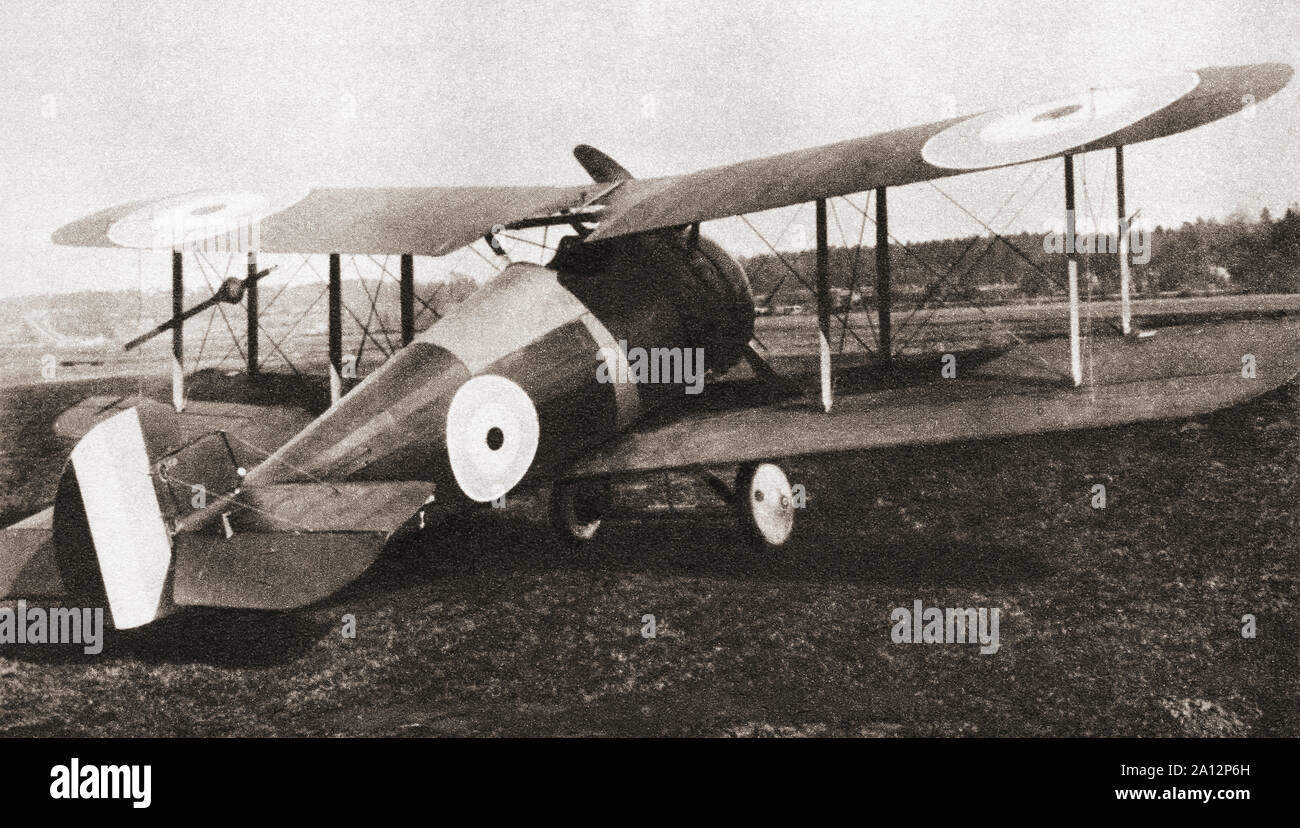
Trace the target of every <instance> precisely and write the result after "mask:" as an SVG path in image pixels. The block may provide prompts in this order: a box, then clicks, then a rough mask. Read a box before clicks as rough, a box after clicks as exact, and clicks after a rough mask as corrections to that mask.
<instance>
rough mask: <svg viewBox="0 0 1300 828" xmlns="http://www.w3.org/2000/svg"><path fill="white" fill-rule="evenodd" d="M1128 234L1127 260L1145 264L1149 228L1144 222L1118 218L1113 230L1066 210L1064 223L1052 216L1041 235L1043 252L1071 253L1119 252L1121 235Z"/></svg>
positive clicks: (1149, 241) (1148, 252)
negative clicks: (1102, 228)
mask: <svg viewBox="0 0 1300 828" xmlns="http://www.w3.org/2000/svg"><path fill="white" fill-rule="evenodd" d="M1123 236H1127V237H1128V249H1129V256H1130V259H1129V260H1130V261H1131V262H1132V263H1133V264H1139V265H1144V264H1147V263H1148V262H1150V261H1151V230H1150V228H1149V227H1147V226H1146V225H1145V224H1144V223H1133V222H1130V221H1129V220H1128V219H1121V220H1120V221H1119V226H1118V228H1117V229H1114V230H1100V229H1098V228H1097V227H1096V226H1095V225H1094V224H1093V223H1092V220H1091V218H1090V217H1088V216H1084V215H1079V214H1078V213H1077V212H1076V213H1075V214H1074V216H1073V217H1071V216H1070V214H1069V212H1068V211H1067V213H1066V217H1065V220H1064V223H1062V220H1061V219H1053V220H1051V221H1049V222H1048V223H1047V227H1046V232H1045V233H1044V234H1043V252H1044V253H1054V254H1065V255H1071V254H1075V253H1116V254H1117V253H1119V243H1120V238H1121V237H1123Z"/></svg>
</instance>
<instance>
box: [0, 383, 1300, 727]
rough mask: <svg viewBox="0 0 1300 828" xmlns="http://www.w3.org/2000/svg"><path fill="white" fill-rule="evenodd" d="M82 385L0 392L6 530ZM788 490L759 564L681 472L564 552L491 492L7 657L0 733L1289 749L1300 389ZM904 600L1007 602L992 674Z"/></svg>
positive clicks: (534, 507)
mask: <svg viewBox="0 0 1300 828" xmlns="http://www.w3.org/2000/svg"><path fill="white" fill-rule="evenodd" d="M115 382H118V383H121V384H125V385H126V386H131V385H133V383H132V381H129V380H117V381H115ZM97 385H98V387H99V388H100V389H103V388H104V387H105V386H104V385H103V384H102V383H98V384H97ZM87 390H88V383H82V384H63V383H53V384H49V385H47V386H36V387H33V388H26V389H24V390H22V391H16V390H15V391H11V392H10V393H8V394H5V395H4V396H3V398H2V399H0V406H2V410H3V413H4V417H3V420H2V421H0V423H2V425H3V433H2V434H0V438H2V439H3V442H2V443H0V445H3V447H4V455H3V464H2V465H0V495H3V497H4V501H3V504H2V506H0V511H2V512H3V513H4V514H6V515H7V516H9V517H10V518H12V517H16V516H18V515H20V514H21V513H23V512H24V511H30V510H31V509H34V508H36V506H38V505H39V501H40V499H41V497H42V496H45V497H48V491H46V490H47V489H48V487H49V486H50V485H51V481H52V479H53V478H52V473H51V471H50V467H51V466H52V464H51V462H50V460H51V458H53V457H55V456H57V454H58V452H60V451H62V450H63V449H61V448H60V447H59V446H58V445H57V444H56V442H55V441H54V439H53V437H51V436H49V435H48V422H49V420H50V419H52V418H53V416H54V414H56V413H57V412H58V410H60V409H61V408H62V407H63V406H65V405H68V404H71V403H72V402H75V401H76V400H77V399H80V398H81V397H82V396H84V395H85V393H86V392H87ZM56 471H57V470H56ZM788 471H789V474H790V477H791V479H792V480H793V481H796V482H800V483H803V484H804V485H805V486H806V488H807V491H808V492H809V502H808V506H807V508H806V510H804V511H803V512H802V513H800V515H799V518H798V520H799V526H798V530H797V535H796V537H795V539H794V541H793V542H792V543H791V545H790V546H789V547H788V548H787V549H786V550H784V551H783V552H782V553H780V554H779V555H776V556H766V557H758V556H755V555H754V554H753V553H751V552H748V551H747V550H746V549H745V548H744V547H743V546H742V545H741V544H740V542H739V540H738V538H737V536H736V531H735V529H734V528H733V526H732V522H731V519H730V517H729V516H728V515H727V514H726V513H725V512H723V511H721V510H720V509H719V508H717V507H714V506H713V505H712V504H711V503H710V501H709V499H708V497H707V496H706V495H704V493H703V491H702V487H701V486H700V485H699V484H696V483H694V482H693V481H691V480H690V479H688V478H686V477H684V476H682V477H674V478H673V481H672V482H673V483H674V486H673V496H672V501H673V506H674V508H673V509H672V510H671V511H670V510H669V509H667V508H666V506H667V503H666V501H667V497H666V495H665V487H664V480H663V479H662V478H661V477H656V478H648V479H644V480H641V481H637V482H634V483H630V484H627V485H625V486H624V487H623V489H622V491H621V492H620V499H621V500H622V501H624V502H626V503H627V504H630V505H632V506H640V507H644V508H643V509H642V511H641V513H640V517H638V518H635V519H629V520H623V521H619V522H616V523H613V524H611V525H609V526H606V527H603V528H602V530H601V533H600V534H599V535H598V536H597V538H596V540H595V541H594V542H593V543H592V545H591V546H589V547H588V548H584V549H582V550H580V551H573V550H571V549H569V548H567V547H565V546H562V545H560V544H558V543H557V542H555V541H554V540H552V538H551V536H550V535H549V533H548V531H547V528H546V524H545V519H544V518H545V508H544V506H545V500H544V497H542V496H541V494H539V495H537V496H535V497H528V496H521V497H517V498H516V497H514V496H512V497H511V498H510V499H509V500H510V502H509V505H508V507H507V508H506V509H502V510H491V509H485V510H484V511H483V512H481V513H475V514H473V515H466V516H464V517H463V518H462V519H459V520H457V521H456V522H455V523H453V524H452V525H450V526H446V527H438V528H437V529H436V531H430V532H427V533H426V534H425V535H424V536H423V537H421V538H417V539H412V540H410V541H407V542H404V543H402V544H400V545H398V546H397V548H394V549H393V550H392V554H391V555H389V556H388V557H387V558H385V559H384V560H382V561H381V562H380V563H379V564H378V565H377V566H376V567H375V568H374V569H373V570H372V571H371V572H370V573H369V574H368V575H367V576H366V577H365V578H364V579H363V580H362V581H360V582H358V583H357V584H354V585H353V586H352V587H349V588H348V589H347V590H345V591H344V592H343V593H341V594H339V595H336V596H334V597H332V598H330V599H328V600H327V601H325V602H324V603H322V604H319V605H317V606H314V607H312V608H309V609H308V610H305V611H302V612H298V613H294V614H248V613H229V612H205V613H193V614H189V615H184V616H176V617H173V618H171V619H167V620H166V621H164V622H162V623H161V624H159V625H157V626H155V627H151V628H147V629H146V630H144V631H141V632H139V633H136V634H132V635H121V636H119V637H117V638H116V639H114V640H113V641H111V642H110V644H109V646H108V648H106V650H105V652H104V653H103V654H101V655H99V656H84V655H81V654H80V650H79V648H71V649H70V650H66V651H65V650H63V649H61V648H40V647H30V646H29V647H9V648H7V649H5V650H3V651H0V735H10V736H15V735H95V736H117V735H159V736H170V735H204V736H214V735H389V734H395V735H411V736H421V735H470V734H476V735H477V734H498V735H558V734H563V735H579V734H601V735H711V736H720V735H865V736H901V735H923V736H928V735H934V736H948V735H994V736H1040V735H1044V736H1045V735H1055V736H1069V735H1094V736H1129V735H1139V736H1201V735H1208V736H1246V735H1254V736H1293V737H1294V736H1297V735H1300V704H1298V702H1300V678H1298V672H1297V669H1296V667H1297V664H1296V661H1297V656H1296V654H1297V652H1300V612H1298V611H1297V605H1298V602H1300V553H1298V552H1297V549H1298V548H1300V528H1298V527H1297V522H1296V512H1297V508H1296V507H1297V504H1300V387H1298V386H1297V385H1296V384H1294V383H1293V384H1290V385H1287V386H1284V387H1283V388H1281V389H1279V390H1278V391H1276V392H1274V393H1271V394H1269V395H1267V396H1265V397H1261V398H1259V399H1257V400H1255V401H1253V402H1251V403H1249V404H1246V405H1243V406H1239V407H1237V408H1234V409H1230V410H1227V411H1222V412H1219V413H1217V414H1214V415H1209V416H1205V417H1201V418H1197V419H1195V420H1191V421H1184V422H1157V423H1149V424H1143V425H1137V426H1129V427H1123V428H1114V429H1107V430H1104V431H1092V432H1075V433H1071V434H1065V435H1048V436H1039V437H1033V438H1017V439H1013V440H1000V441H986V442H977V443H965V444H958V445H950V446H941V447H933V448H924V449H910V450H890V451H879V452H868V453H862V454H857V455H851V456H839V457H833V458H811V459H805V460H800V461H797V462H792V463H791V464H789V468H788ZM1094 483H1102V484H1104V485H1105V486H1106V489H1107V500H1108V502H1107V507H1106V508H1105V509H1094V508H1092V507H1091V505H1090V499H1091V494H1092V492H1091V487H1092V485H1093V484H1094ZM42 493H43V494H42ZM916 599H921V600H923V601H924V603H925V604H926V605H927V606H940V607H944V606H953V607H966V606H983V607H998V608H1001V610H1002V618H1001V626H1000V635H1001V648H1000V650H999V652H997V653H996V654H994V655H980V654H979V653H978V648H977V647H975V646H968V645H951V646H935V645H908V644H894V643H892V642H891V639H890V627H891V622H890V612H891V610H892V609H893V608H895V607H910V606H911V605H912V602H913V601H914V600H916ZM1247 613H1250V614H1253V615H1255V616H1256V618H1257V619H1258V635H1257V637H1256V638H1254V639H1247V638H1243V637H1242V636H1241V634H1240V629H1241V618H1242V616H1243V615H1244V614H1247ZM345 614H352V615H354V616H355V618H356V621H357V632H356V637H355V638H354V639H349V638H344V637H343V636H342V635H341V628H342V618H343V616H344V615H345ZM645 614H653V615H654V616H655V618H656V622H657V636H656V637H655V638H653V639H647V638H643V637H642V634H641V628H642V616H643V615H645Z"/></svg>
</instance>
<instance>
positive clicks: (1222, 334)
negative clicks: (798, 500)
mask: <svg viewBox="0 0 1300 828" xmlns="http://www.w3.org/2000/svg"><path fill="white" fill-rule="evenodd" d="M1244 353H1250V354H1254V355H1255V358H1256V375H1255V377H1254V378H1251V379H1246V378H1243V376H1242V371H1241V367H1242V362H1241V355H1242V354H1244ZM936 358H937V355H936ZM1091 359H1092V360H1093V364H1092V371H1093V374H1092V378H1091V381H1090V384H1089V385H1085V386H1082V387H1079V388H1073V387H1069V386H1068V385H1066V384H1065V383H1064V382H1063V380H1062V378H1063V377H1065V376H1068V371H1069V362H1068V356H1067V355H1066V354H1065V352H1064V349H1063V348H1061V347H1059V341H1052V340H1047V341H1044V342H1039V343H1034V344H1031V345H1023V346H1019V347H1016V348H1013V349H1011V350H1010V351H1007V352H1006V353H1005V354H1003V355H1001V356H999V357H998V358H996V359H994V360H992V361H990V362H988V363H986V364H984V365H980V366H978V367H965V368H963V369H962V372H961V377H962V378H961V379H953V380H938V381H935V382H932V383H929V384H925V385H914V386H910V387H905V388H890V389H885V390H880V391H872V392H867V393H857V394H852V395H845V396H839V397H837V398H836V400H835V407H834V408H833V409H832V411H831V412H830V413H829V414H826V413H823V412H822V409H821V407H820V406H815V405H813V404H811V403H809V402H804V403H795V404H791V405H783V406H765V407H757V408H732V409H729V410H722V411H710V412H700V413H695V414H688V415H686V416H684V417H681V418H680V419H677V420H675V421H672V422H669V423H667V424H663V425H649V426H646V427H643V428H640V429H634V430H633V431H630V432H628V433H627V434H625V435H623V436H621V437H619V438H617V439H615V440H614V441H612V442H611V443H608V444H606V445H604V446H603V447H601V448H600V449H598V450H597V451H596V452H594V453H592V454H591V455H589V456H587V457H584V458H583V459H582V460H580V461H578V462H577V463H576V464H575V465H574V466H572V467H571V468H570V469H569V470H568V471H567V472H566V473H565V474H564V475H563V476H564V477H565V478H568V479H578V478H588V477H604V476H610V475H619V474H632V473H638V472H644V471H654V470H662V469H672V468H689V467H697V468H698V467H705V466H721V465H730V464H735V463H745V462H755V461H760V460H771V459H775V458H781V457H795V456H800V455H813V454H832V453H836V452H851V451H863V450H867V449H876V448H888V447H893V446H906V445H918V444H935V443H945V442H956V441H961V440H979V439H989V438H996V437H1009V436H1013V435H1018V434H1038V433H1042V432H1047V431H1066V430H1070V429H1079V428H1100V427H1106V426H1113V425H1120V424H1124V423H1132V422H1139V421H1142V420H1159V419H1173V418H1179V417H1191V416H1195V415H1198V414H1205V413H1208V412H1211V411H1215V410H1217V409H1219V408H1223V407H1226V406H1230V405H1235V404H1237V403H1240V402H1244V401H1245V400H1248V399H1250V398H1252V397H1255V396H1258V395H1259V394H1263V393H1265V392H1266V391H1270V390H1272V389H1274V388H1276V387H1278V386H1279V385H1282V384H1283V383H1285V382H1287V381H1288V380H1290V379H1291V378H1293V377H1295V376H1296V374H1297V373H1298V372H1300V320H1297V319H1295V318H1287V319H1282V320H1255V321H1242V322H1224V323H1219V324H1215V325H1198V326H1189V327H1182V328H1168V329H1164V330H1161V331H1160V332H1159V334H1158V335H1157V336H1156V337H1154V338H1153V339H1151V340H1148V341H1143V342H1138V341H1133V340H1125V339H1112V340H1105V341H1102V342H1098V343H1096V344H1095V345H1094V350H1093V352H1092V355H1091ZM935 373H936V375H937V374H938V370H937V363H936V371H935Z"/></svg>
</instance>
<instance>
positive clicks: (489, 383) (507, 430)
mask: <svg viewBox="0 0 1300 828" xmlns="http://www.w3.org/2000/svg"><path fill="white" fill-rule="evenodd" d="M540 433H541V424H540V422H539V421H538V419H537V409H536V408H535V407H534V406H533V401H532V400H531V399H530V398H529V396H528V392H527V391H524V389H522V388H520V387H519V386H518V385H517V384H516V383H514V382H513V381H511V380H509V379H506V378H505V377H500V376H496V375H493V374H483V375H481V376H477V377H473V378H472V379H470V380H468V381H467V382H466V383H465V384H464V385H462V386H461V387H460V388H459V389H457V391H456V394H455V396H453V397H452V399H451V404H450V406H449V407H448V409H447V457H448V459H449V460H450V461H451V471H452V474H453V475H454V476H455V478H456V484H457V485H458V486H460V488H461V491H463V492H464V493H465V495H466V496H467V497H468V498H470V499H471V500H475V501H478V502H479V503H487V502H488V501H490V500H496V499H497V498H499V497H501V496H502V495H504V494H505V493H506V492H508V491H510V490H511V489H513V488H514V487H515V484H517V483H518V482H519V481H520V480H522V479H523V476H524V475H525V474H526V473H527V472H528V469H529V467H530V466H532V464H533V457H534V456H536V454H537V443H538V439H539V435H540Z"/></svg>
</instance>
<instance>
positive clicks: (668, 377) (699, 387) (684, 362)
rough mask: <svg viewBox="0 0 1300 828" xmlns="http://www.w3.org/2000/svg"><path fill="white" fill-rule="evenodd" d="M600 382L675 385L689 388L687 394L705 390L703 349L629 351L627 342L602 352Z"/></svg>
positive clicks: (622, 341)
mask: <svg viewBox="0 0 1300 828" xmlns="http://www.w3.org/2000/svg"><path fill="white" fill-rule="evenodd" d="M600 356H601V361H600V364H599V365H597V366H596V381H597V382H606V383H608V382H630V383H647V382H648V383H672V384H676V385H684V386H686V393H687V394H698V393H700V392H701V391H703V390H704V375H705V368H704V349H703V348H641V347H636V348H629V347H628V346H627V340H626V339H620V340H619V341H618V347H617V348H601V349H600Z"/></svg>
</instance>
